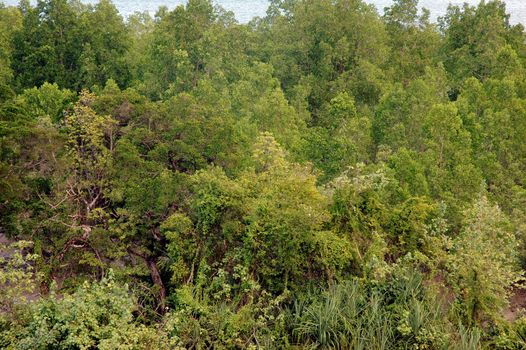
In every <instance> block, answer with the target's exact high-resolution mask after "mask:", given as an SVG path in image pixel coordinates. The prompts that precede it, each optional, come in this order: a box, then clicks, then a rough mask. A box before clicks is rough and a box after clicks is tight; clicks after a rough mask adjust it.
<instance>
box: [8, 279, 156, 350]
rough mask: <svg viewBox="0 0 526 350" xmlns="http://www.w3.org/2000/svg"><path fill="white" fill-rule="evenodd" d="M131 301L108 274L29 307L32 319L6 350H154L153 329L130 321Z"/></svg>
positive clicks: (123, 288)
mask: <svg viewBox="0 0 526 350" xmlns="http://www.w3.org/2000/svg"><path fill="white" fill-rule="evenodd" d="M134 305H135V303H134V300H133V298H132V297H130V295H129V294H128V289H127V288H126V287H123V286H120V285H118V284H117V283H116V282H115V281H114V280H113V278H112V277H111V275H110V276H109V277H107V278H104V279H103V280H102V281H101V282H99V283H94V284H90V283H87V282H86V283H84V284H83V285H82V286H80V287H79V289H78V290H77V291H76V292H75V293H74V294H72V295H64V296H62V297H60V298H58V296H56V295H55V294H51V297H50V298H48V299H44V300H41V301H38V302H37V303H35V304H34V305H32V306H31V307H32V309H33V312H32V318H31V319H30V320H29V321H28V324H27V325H26V326H25V327H24V329H23V330H22V331H21V332H20V333H19V334H17V335H16V338H17V339H16V341H14V342H13V343H12V344H11V345H9V346H8V347H7V348H8V349H48V348H54V349H92V348H97V349H157V348H159V349H160V348H161V347H157V346H156V344H161V342H160V341H159V340H157V339H155V338H156V337H157V336H156V335H155V333H153V330H149V329H147V328H146V327H144V326H141V325H137V324H135V323H134V322H133V315H132V312H133V310H134Z"/></svg>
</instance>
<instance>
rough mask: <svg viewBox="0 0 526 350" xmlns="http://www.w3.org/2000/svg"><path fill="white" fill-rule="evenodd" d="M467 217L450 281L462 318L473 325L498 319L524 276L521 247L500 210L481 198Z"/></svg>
mask: <svg viewBox="0 0 526 350" xmlns="http://www.w3.org/2000/svg"><path fill="white" fill-rule="evenodd" d="M465 215H466V216H465V221H464V226H463V229H462V232H461V233H460V235H459V236H458V237H457V238H456V239H455V241H454V245H453V249H452V252H451V255H450V261H449V271H450V272H449V280H450V282H451V283H452V285H453V286H454V288H455V290H456V292H457V295H458V298H459V299H458V303H459V307H460V309H461V310H462V316H463V317H464V318H465V320H466V321H467V322H468V323H470V324H473V323H475V322H481V321H484V319H485V318H487V317H490V318H491V317H495V316H496V315H497V313H498V312H499V311H500V310H501V309H502V307H504V306H505V305H506V303H507V297H508V292H509V288H510V287H511V286H512V285H513V284H514V283H516V282H518V281H519V278H520V277H521V273H520V271H519V268H518V265H517V262H518V261H517V246H518V243H517V240H516V238H515V236H514V233H513V232H512V230H511V226H510V223H509V220H508V219H507V218H506V216H505V215H504V214H503V213H502V212H501V211H500V209H499V207H498V206H495V205H493V204H491V203H490V202H489V201H488V199H487V198H486V196H484V195H481V196H480V197H479V198H478V199H477V200H476V201H475V202H474V203H473V206H472V207H471V208H470V209H468V210H467V211H466V213H465Z"/></svg>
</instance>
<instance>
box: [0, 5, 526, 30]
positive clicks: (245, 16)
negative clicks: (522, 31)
mask: <svg viewBox="0 0 526 350" xmlns="http://www.w3.org/2000/svg"><path fill="white" fill-rule="evenodd" d="M1 1H2V0H0V2H1ZM3 1H4V3H6V4H7V5H16V4H17V3H18V1H17V0H3ZM366 1H367V2H369V3H372V4H374V5H375V6H376V8H377V9H378V10H379V11H380V13H381V12H382V11H383V9H384V7H386V6H389V5H390V4H391V3H392V1H391V0H366ZM32 2H33V3H34V2H35V1H32ZM85 2H90V3H94V2H96V0H85ZM216 2H217V3H218V4H220V5H221V6H222V7H224V8H225V9H227V10H230V11H233V12H234V13H235V15H236V18H237V19H238V20H239V21H240V22H241V23H246V22H248V21H250V19H252V18H253V17H254V16H264V15H265V12H266V10H267V6H268V1H266V0H216ZM464 2H467V3H469V4H472V5H476V4H478V3H479V0H466V1H463V0H420V5H419V6H420V7H425V8H427V9H429V10H430V11H431V15H432V18H433V19H436V18H437V17H438V16H441V15H443V14H444V13H445V11H446V9H447V6H448V4H449V3H452V4H456V5H459V4H462V3H464ZM113 3H114V4H115V5H116V6H117V8H118V9H119V11H120V12H121V14H122V15H123V16H125V17H126V16H129V15H130V14H132V13H134V12H136V11H141V12H142V11H148V12H150V13H152V14H154V13H155V11H156V10H157V9H158V8H159V6H163V5H165V6H168V8H170V9H172V8H174V7H175V6H177V5H180V4H183V3H185V0H153V1H145V0H113ZM506 4H507V9H508V13H510V14H511V22H512V23H522V24H525V25H526V0H507V1H506Z"/></svg>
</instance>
